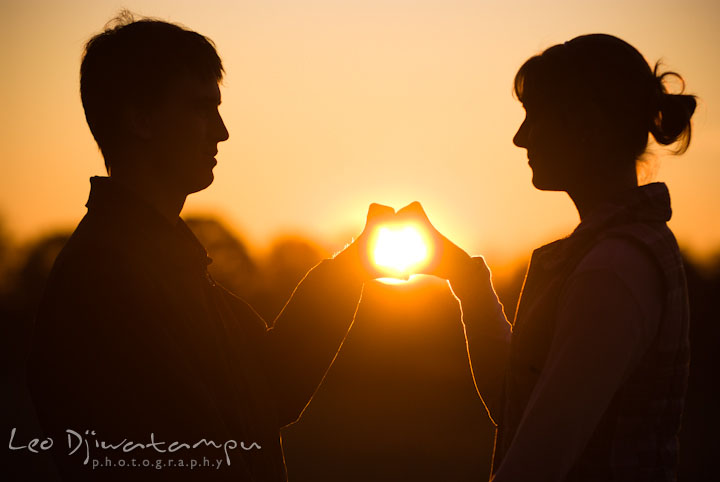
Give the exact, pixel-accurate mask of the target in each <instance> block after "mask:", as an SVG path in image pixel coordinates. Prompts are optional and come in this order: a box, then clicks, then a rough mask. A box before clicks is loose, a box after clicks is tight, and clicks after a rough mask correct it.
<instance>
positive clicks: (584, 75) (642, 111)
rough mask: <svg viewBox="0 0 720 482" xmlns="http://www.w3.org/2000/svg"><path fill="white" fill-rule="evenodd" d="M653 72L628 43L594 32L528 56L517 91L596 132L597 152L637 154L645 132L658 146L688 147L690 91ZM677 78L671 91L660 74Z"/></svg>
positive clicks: (692, 98) (691, 109) (678, 151)
mask: <svg viewBox="0 0 720 482" xmlns="http://www.w3.org/2000/svg"><path fill="white" fill-rule="evenodd" d="M659 67H660V63H657V64H655V68H654V69H651V68H650V66H649V65H648V63H647V61H646V60H645V58H644V57H643V56H642V55H641V54H640V52H638V51H637V50H636V49H635V48H634V47H633V46H632V45H630V44H628V43H627V42H625V41H623V40H620V39H619V38H617V37H613V36H611V35H605V34H592V35H583V36H580V37H576V38H574V39H572V40H570V41H568V42H565V43H564V44H558V45H554V46H553V47H550V48H549V49H547V50H545V51H544V52H543V53H542V54H540V55H536V56H534V57H531V58H530V59H528V60H527V61H526V62H525V63H524V64H523V65H522V67H520V70H519V71H518V73H517V74H516V75H515V85H514V90H515V95H516V96H517V98H518V99H519V100H520V101H521V102H522V103H523V104H524V105H525V106H526V107H528V106H530V105H533V106H536V107H537V108H538V109H540V110H541V111H542V110H543V109H557V111H556V113H558V114H560V115H563V116H566V119H567V120H568V121H570V122H571V124H570V125H572V126H574V127H577V128H578V129H581V130H583V129H584V132H583V134H584V135H586V136H587V135H592V136H594V141H595V142H596V144H597V145H593V146H592V148H593V149H599V150H601V151H602V152H601V154H602V155H611V156H616V157H618V158H621V159H627V158H632V160H636V159H638V158H639V157H640V156H641V155H642V154H643V152H645V149H646V148H647V142H648V132H649V133H651V134H652V135H653V137H654V138H655V140H656V141H657V142H658V143H660V144H663V145H670V144H674V143H676V142H678V143H679V144H678V146H677V149H676V150H675V151H674V152H675V153H676V154H681V153H683V152H685V151H686V150H687V148H688V146H689V145H690V136H691V124H690V118H691V117H692V115H693V112H694V111H695V106H696V101H695V96H693V95H684V94H683V93H682V91H683V90H684V88H685V84H684V82H683V79H682V77H681V76H680V75H679V74H677V73H675V72H665V73H659ZM668 77H675V78H677V79H678V80H679V81H680V84H681V85H682V90H681V91H680V93H677V94H671V93H669V92H668V90H667V87H666V85H665V82H664V81H665V79H666V78H668Z"/></svg>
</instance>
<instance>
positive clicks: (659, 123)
mask: <svg viewBox="0 0 720 482" xmlns="http://www.w3.org/2000/svg"><path fill="white" fill-rule="evenodd" d="M658 65H659V64H657V65H655V79H656V81H657V100H658V102H657V103H656V106H657V111H656V112H655V114H654V116H653V119H652V124H651V126H650V133H651V134H652V135H653V137H654V138H655V140H656V141H657V142H658V143H659V144H662V145H665V146H667V145H670V144H674V143H675V142H679V145H678V148H677V149H676V150H675V153H676V154H682V153H683V152H685V151H686V150H687V148H688V146H689V145H690V137H691V135H692V125H691V123H690V119H691V118H692V115H693V113H694V112H695V107H696V106H697V101H696V100H695V96H694V95H687V94H682V90H681V93H679V94H670V93H668V92H667V89H666V88H665V84H664V82H663V80H664V79H665V77H669V76H671V77H675V78H677V79H679V80H680V83H681V85H682V88H683V90H684V88H685V83H684V82H683V79H682V77H681V76H680V75H679V74H677V73H675V72H665V73H663V74H662V75H659V76H658V75H657V70H658Z"/></svg>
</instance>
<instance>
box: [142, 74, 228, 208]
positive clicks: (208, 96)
mask: <svg viewBox="0 0 720 482" xmlns="http://www.w3.org/2000/svg"><path fill="white" fill-rule="evenodd" d="M162 95H163V99H162V101H161V102H160V104H159V105H158V106H157V107H156V108H155V109H153V110H152V111H151V112H150V113H149V115H148V137H149V139H148V140H149V147H150V149H151V150H152V153H153V163H154V164H155V166H154V167H155V168H156V173H157V174H158V175H159V176H162V177H164V178H165V179H166V181H167V183H168V185H169V186H171V187H172V188H173V189H174V190H176V191H178V192H182V193H184V194H190V193H193V192H197V191H201V190H203V189H205V188H206V187H208V186H209V185H210V184H211V183H212V181H213V178H214V176H213V172H212V170H213V167H215V165H216V164H217V161H216V160H215V155H216V154H217V151H218V143H219V142H222V141H224V140H227V139H228V136H229V134H228V131H227V129H226V127H225V124H224V123H223V120H222V117H221V116H220V113H219V111H218V106H219V105H220V89H219V86H218V83H217V81H216V80H215V79H212V78H210V79H205V80H201V79H198V78H196V77H193V76H191V75H185V76H182V77H180V78H179V79H177V80H176V81H174V82H173V83H172V84H171V85H169V86H168V88H167V90H166V91H165V92H163V94H162Z"/></svg>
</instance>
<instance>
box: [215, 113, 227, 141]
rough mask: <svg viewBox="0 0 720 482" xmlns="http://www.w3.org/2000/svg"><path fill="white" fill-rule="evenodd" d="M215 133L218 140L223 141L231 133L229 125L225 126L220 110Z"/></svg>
mask: <svg viewBox="0 0 720 482" xmlns="http://www.w3.org/2000/svg"><path fill="white" fill-rule="evenodd" d="M215 135H216V139H217V142H223V141H226V140H228V139H229V138H230V133H229V132H228V130H227V127H225V122H224V121H223V118H222V116H221V115H220V113H219V112H218V115H217V119H216V123H215Z"/></svg>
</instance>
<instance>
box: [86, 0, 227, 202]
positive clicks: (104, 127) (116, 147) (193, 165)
mask: <svg viewBox="0 0 720 482" xmlns="http://www.w3.org/2000/svg"><path fill="white" fill-rule="evenodd" d="M222 76H223V67H222V61H221V60H220V57H219V56H218V54H217V52H216V50H215V47H214V45H213V43H212V41H211V40H210V39H208V38H206V37H204V36H202V35H200V34H198V33H196V32H193V31H190V30H187V29H184V28H183V27H180V26H178V25H174V24H170V23H167V22H163V21H159V20H153V19H142V20H137V21H135V20H134V19H133V18H132V16H131V15H130V14H128V13H123V14H122V15H120V16H119V17H118V18H117V19H115V20H114V21H113V22H111V24H109V26H108V27H106V28H105V30H104V31H103V32H101V33H99V34H98V35H96V36H94V37H93V38H91V39H90V41H89V42H88V43H87V45H86V47H85V54H84V55H83V59H82V65H81V67H80V94H81V97H82V103H83V107H84V109H85V117H86V119H87V122H88V125H89V126H90V130H91V132H92V134H93V136H94V137H95V140H96V141H97V143H98V146H99V147H100V150H101V151H102V154H103V157H104V158H105V166H106V168H107V170H108V173H110V175H111V176H112V175H113V171H117V172H120V171H121V170H142V171H144V172H146V173H150V174H151V175H158V176H162V177H163V178H166V179H167V180H168V181H169V182H172V183H173V184H175V185H177V187H178V188H179V189H184V190H187V191H188V192H187V193H188V194H189V193H190V192H195V191H199V190H201V189H204V188H205V187H207V186H208V185H209V184H210V183H211V182H212V179H213V178H212V167H213V166H214V165H215V161H214V159H213V158H214V156H215V154H216V153H217V143H218V142H221V141H224V140H226V139H227V138H228V133H227V130H226V129H225V125H224V124H223V121H222V118H221V117H220V115H219V113H218V110H217V108H218V105H219V103H220V91H219V89H218V83H219V82H220V81H221V80H222Z"/></svg>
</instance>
